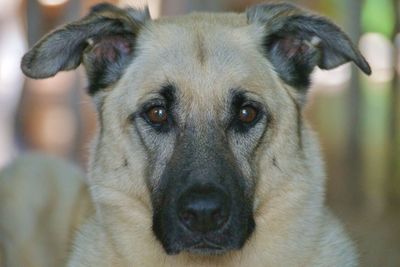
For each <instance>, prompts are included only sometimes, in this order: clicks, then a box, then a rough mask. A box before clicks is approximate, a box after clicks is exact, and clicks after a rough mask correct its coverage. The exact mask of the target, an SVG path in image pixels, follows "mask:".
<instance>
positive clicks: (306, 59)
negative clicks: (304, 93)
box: [263, 34, 321, 89]
mask: <svg viewBox="0 0 400 267" xmlns="http://www.w3.org/2000/svg"><path fill="white" fill-rule="evenodd" d="M320 41H321V40H320V39H319V38H318V37H316V36H314V37H311V38H308V37H307V36H301V35H300V34H286V35H279V34H274V35H271V36H267V37H266V38H265V39H264V45H263V46H264V51H265V56H266V57H267V58H268V59H269V60H270V61H271V63H272V64H273V66H274V67H275V70H276V71H277V72H278V73H279V74H280V76H281V78H282V79H283V80H284V81H285V82H286V83H288V84H289V85H291V86H294V87H296V88H302V89H303V88H307V87H308V86H309V84H310V74H311V72H312V71H313V69H314V67H315V66H316V65H318V62H319V61H320V59H321V52H320V47H319V45H320Z"/></svg>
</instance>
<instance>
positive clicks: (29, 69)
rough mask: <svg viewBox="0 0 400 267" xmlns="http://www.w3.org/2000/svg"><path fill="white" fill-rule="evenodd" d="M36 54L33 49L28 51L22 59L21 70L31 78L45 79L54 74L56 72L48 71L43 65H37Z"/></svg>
mask: <svg viewBox="0 0 400 267" xmlns="http://www.w3.org/2000/svg"><path fill="white" fill-rule="evenodd" d="M34 57H35V54H34V52H33V51H32V50H31V51H29V52H27V53H26V54H25V55H24V56H23V57H22V60H21V70H22V72H23V73H24V74H25V75H26V76H27V77H29V78H33V79H43V78H48V77H51V76H54V74H51V73H46V72H45V70H44V68H43V67H39V66H36V65H37V64H35V59H34Z"/></svg>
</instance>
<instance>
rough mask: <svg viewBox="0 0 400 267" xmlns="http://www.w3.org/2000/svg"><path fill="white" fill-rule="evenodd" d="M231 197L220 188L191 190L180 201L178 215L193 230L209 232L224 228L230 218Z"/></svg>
mask: <svg viewBox="0 0 400 267" xmlns="http://www.w3.org/2000/svg"><path fill="white" fill-rule="evenodd" d="M229 206H230V205H229V198H228V196H227V195H226V193H225V192H224V191H222V190H219V189H208V190H199V189H198V188H197V189H194V190H189V191H187V192H185V193H184V194H183V195H182V196H181V197H180V198H179V201H178V216H179V220H180V221H181V223H182V224H184V225H185V226H186V228H188V229H189V230H191V231H196V232H201V233H207V232H210V231H214V230H218V229H220V228H222V227H223V226H224V225H225V223H226V222H227V220H228V218H229V215H230V214H229V208H230V207H229Z"/></svg>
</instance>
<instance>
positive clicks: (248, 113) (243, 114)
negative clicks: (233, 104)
mask: <svg viewBox="0 0 400 267" xmlns="http://www.w3.org/2000/svg"><path fill="white" fill-rule="evenodd" d="M256 117H257V111H256V109H255V108H253V107H250V106H247V107H242V108H241V109H240V110H239V120H240V121H241V122H244V123H251V122H253V121H254V120H255V119H256Z"/></svg>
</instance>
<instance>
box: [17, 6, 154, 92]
mask: <svg viewBox="0 0 400 267" xmlns="http://www.w3.org/2000/svg"><path fill="white" fill-rule="evenodd" d="M149 18H150V15H149V12H148V9H145V10H142V11H138V10H135V9H131V8H127V9H121V8H118V7H115V6H113V5H111V4H99V5H97V6H94V7H93V8H92V10H91V12H90V13H89V14H88V15H87V16H86V17H84V18H83V19H81V20H79V21H76V22H73V23H70V24H67V25H65V26H63V27H61V28H59V29H56V30H54V31H53V32H50V33H49V34H47V35H46V36H44V37H43V38H42V39H41V40H40V41H39V42H38V43H36V44H35V45H34V46H33V48H32V49H31V50H29V51H28V52H27V53H26V54H25V55H24V57H23V58H22V62H21V68H22V71H23V72H24V73H25V75H27V76H28V77H31V78H35V79H41V78H47V77H51V76H54V75H55V74H56V73H57V72H59V71H63V70H71V69H75V68H77V67H78V66H79V65H80V64H81V63H83V65H84V66H85V69H86V72H87V74H88V78H89V93H90V94H94V93H95V92H96V91H97V90H99V89H103V88H106V87H108V86H109V85H110V84H112V83H114V82H116V81H117V80H118V79H119V78H120V76H121V74H122V72H123V70H124V68H125V67H126V65H127V63H128V62H129V60H130V59H131V58H132V56H133V53H134V45H135V39H136V37H137V34H138V32H139V30H140V28H141V26H142V25H143V23H144V22H145V20H147V19H149Z"/></svg>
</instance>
